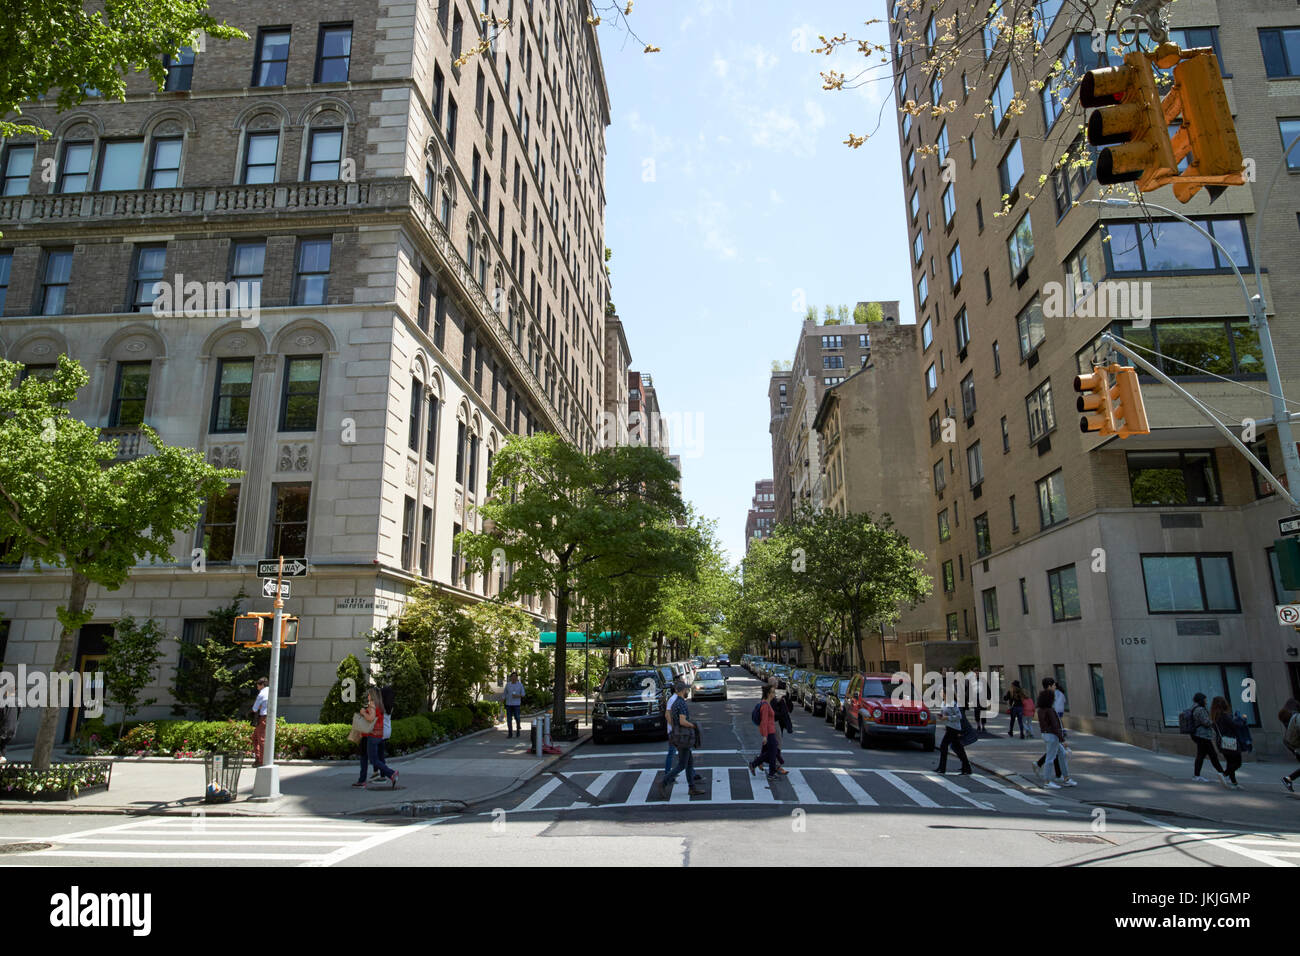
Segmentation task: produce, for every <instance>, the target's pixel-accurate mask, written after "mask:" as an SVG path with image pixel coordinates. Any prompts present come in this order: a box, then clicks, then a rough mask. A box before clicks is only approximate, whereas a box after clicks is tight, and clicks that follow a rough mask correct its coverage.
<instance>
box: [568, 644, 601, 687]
mask: <svg viewBox="0 0 1300 956" xmlns="http://www.w3.org/2000/svg"><path fill="white" fill-rule="evenodd" d="M568 658H569V659H568V674H569V690H571V691H573V692H575V693H578V694H583V693H586V694H591V693H594V692H595V690H596V688H597V687H599V686H600V685H601V683H602V682H603V681H604V680H605V675H606V674H608V673H609V660H608V659H607V658H606V657H605V655H604V654H601V653H600V652H599V651H597V650H595V649H594V648H593V649H592V650H591V652H590V653H587V652H585V651H581V650H571V651H569V654H568ZM584 668H585V672H586V674H587V682H586V685H585V686H584V684H583V673H584Z"/></svg>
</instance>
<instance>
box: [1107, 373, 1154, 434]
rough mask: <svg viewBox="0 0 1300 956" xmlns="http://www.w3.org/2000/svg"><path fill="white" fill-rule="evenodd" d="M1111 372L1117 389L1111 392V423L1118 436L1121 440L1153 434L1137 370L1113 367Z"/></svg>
mask: <svg viewBox="0 0 1300 956" xmlns="http://www.w3.org/2000/svg"><path fill="white" fill-rule="evenodd" d="M1110 371H1111V372H1113V373H1114V375H1115V387H1114V389H1113V390H1112V391H1111V396H1112V398H1111V421H1112V422H1113V423H1114V425H1115V430H1116V434H1118V435H1119V437H1120V438H1128V437H1129V436H1130V435H1149V434H1151V429H1150V427H1149V426H1148V425H1147V410H1146V406H1145V405H1143V404H1142V387H1141V386H1140V385H1139V384H1138V373H1137V369H1135V368H1133V366H1131V365H1112V366H1110ZM1121 422H1122V423H1123V424H1121Z"/></svg>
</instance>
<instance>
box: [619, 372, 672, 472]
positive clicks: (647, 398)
mask: <svg viewBox="0 0 1300 956" xmlns="http://www.w3.org/2000/svg"><path fill="white" fill-rule="evenodd" d="M627 409H628V412H627V430H628V436H629V438H630V440H631V441H632V443H633V444H638V445H648V446H649V447H651V448H657V449H659V450H660V451H661V452H663V453H664V454H665V455H667V454H668V444H669V434H668V422H667V421H666V420H665V419H664V415H663V412H662V411H661V410H660V408H659V393H658V392H656V391H655V386H654V379H653V378H651V376H650V373H649V372H628V373H627Z"/></svg>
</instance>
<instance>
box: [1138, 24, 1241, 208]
mask: <svg viewBox="0 0 1300 956" xmlns="http://www.w3.org/2000/svg"><path fill="white" fill-rule="evenodd" d="M1170 45H1171V46H1172V44H1170ZM1161 49H1163V48H1161ZM1176 49H1177V48H1176V47H1175V50H1176ZM1159 53H1160V51H1159V50H1157V56H1159ZM1178 55H1179V56H1180V57H1181V59H1180V60H1179V61H1178V63H1177V64H1176V65H1174V86H1173V89H1172V90H1170V91H1169V93H1168V94H1166V95H1165V98H1164V102H1163V110H1164V114H1165V116H1168V117H1174V116H1182V123H1181V124H1180V125H1179V127H1178V129H1177V131H1176V132H1175V133H1174V135H1173V138H1172V140H1171V145H1172V147H1173V151H1174V162H1175V163H1181V162H1182V161H1183V160H1184V159H1188V158H1190V162H1189V164H1188V166H1187V169H1185V170H1184V171H1183V172H1182V173H1180V174H1179V175H1178V177H1177V178H1176V179H1174V180H1173V187H1174V195H1175V196H1176V197H1177V198H1178V201H1179V202H1187V201H1188V200H1189V199H1191V198H1192V197H1193V196H1194V195H1196V194H1197V193H1198V192H1200V190H1201V187H1202V186H1205V187H1207V189H1208V190H1209V193H1210V199H1211V201H1213V200H1214V199H1217V198H1218V196H1219V195H1220V194H1221V193H1222V192H1223V191H1224V190H1225V189H1226V188H1227V187H1229V186H1241V185H1243V184H1244V183H1245V182H1246V178H1245V173H1244V171H1243V169H1242V157H1241V143H1240V142H1238V140H1237V128H1236V126H1234V125H1233V122H1232V110H1231V109H1229V107H1228V94H1227V93H1226V92H1225V91H1224V89H1223V78H1222V77H1221V76H1220V75H1219V60H1218V58H1217V57H1216V56H1215V55H1214V50H1213V49H1211V48H1209V47H1206V48H1203V49H1196V50H1185V51H1179V53H1178ZM1172 57H1173V52H1172V51H1167V52H1166V56H1165V57H1164V58H1159V59H1157V63H1158V64H1159V65H1164V64H1167V63H1170V61H1171V59H1172Z"/></svg>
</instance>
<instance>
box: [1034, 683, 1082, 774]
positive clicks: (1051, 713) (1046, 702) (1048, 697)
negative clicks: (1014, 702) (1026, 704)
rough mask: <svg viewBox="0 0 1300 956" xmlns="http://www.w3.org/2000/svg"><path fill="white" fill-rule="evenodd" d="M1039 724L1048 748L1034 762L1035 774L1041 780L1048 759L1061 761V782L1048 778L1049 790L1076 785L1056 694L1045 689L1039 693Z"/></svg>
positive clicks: (1053, 761) (1055, 761)
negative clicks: (1065, 743)
mask: <svg viewBox="0 0 1300 956" xmlns="http://www.w3.org/2000/svg"><path fill="white" fill-rule="evenodd" d="M1037 717H1038V726H1039V727H1041V728H1042V733H1043V743H1044V744H1045V745H1046V749H1045V750H1044V751H1043V759H1042V760H1040V761H1038V762H1036V763H1034V764H1033V768H1034V776H1036V777H1037V778H1038V779H1039V780H1042V779H1043V770H1044V769H1045V768H1046V766H1047V761H1049V760H1050V761H1052V764H1053V766H1055V765H1056V763H1057V761H1058V760H1059V761H1060V767H1061V775H1062V776H1061V782H1060V783H1057V782H1056V781H1055V780H1048V781H1047V782H1046V783H1045V784H1044V786H1045V787H1046V788H1047V789H1048V790H1060V789H1061V788H1062V787H1075V786H1078V782H1077V781H1076V780H1074V778H1072V777H1071V776H1070V752H1069V751H1068V750H1066V749H1065V748H1064V747H1063V746H1062V745H1061V742H1062V741H1063V740H1064V739H1065V728H1064V727H1062V726H1061V718H1060V715H1059V714H1057V712H1056V694H1054V693H1053V692H1052V691H1050V690H1047V689H1044V690H1043V692H1042V693H1041V694H1039V695H1038V713H1037Z"/></svg>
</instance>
